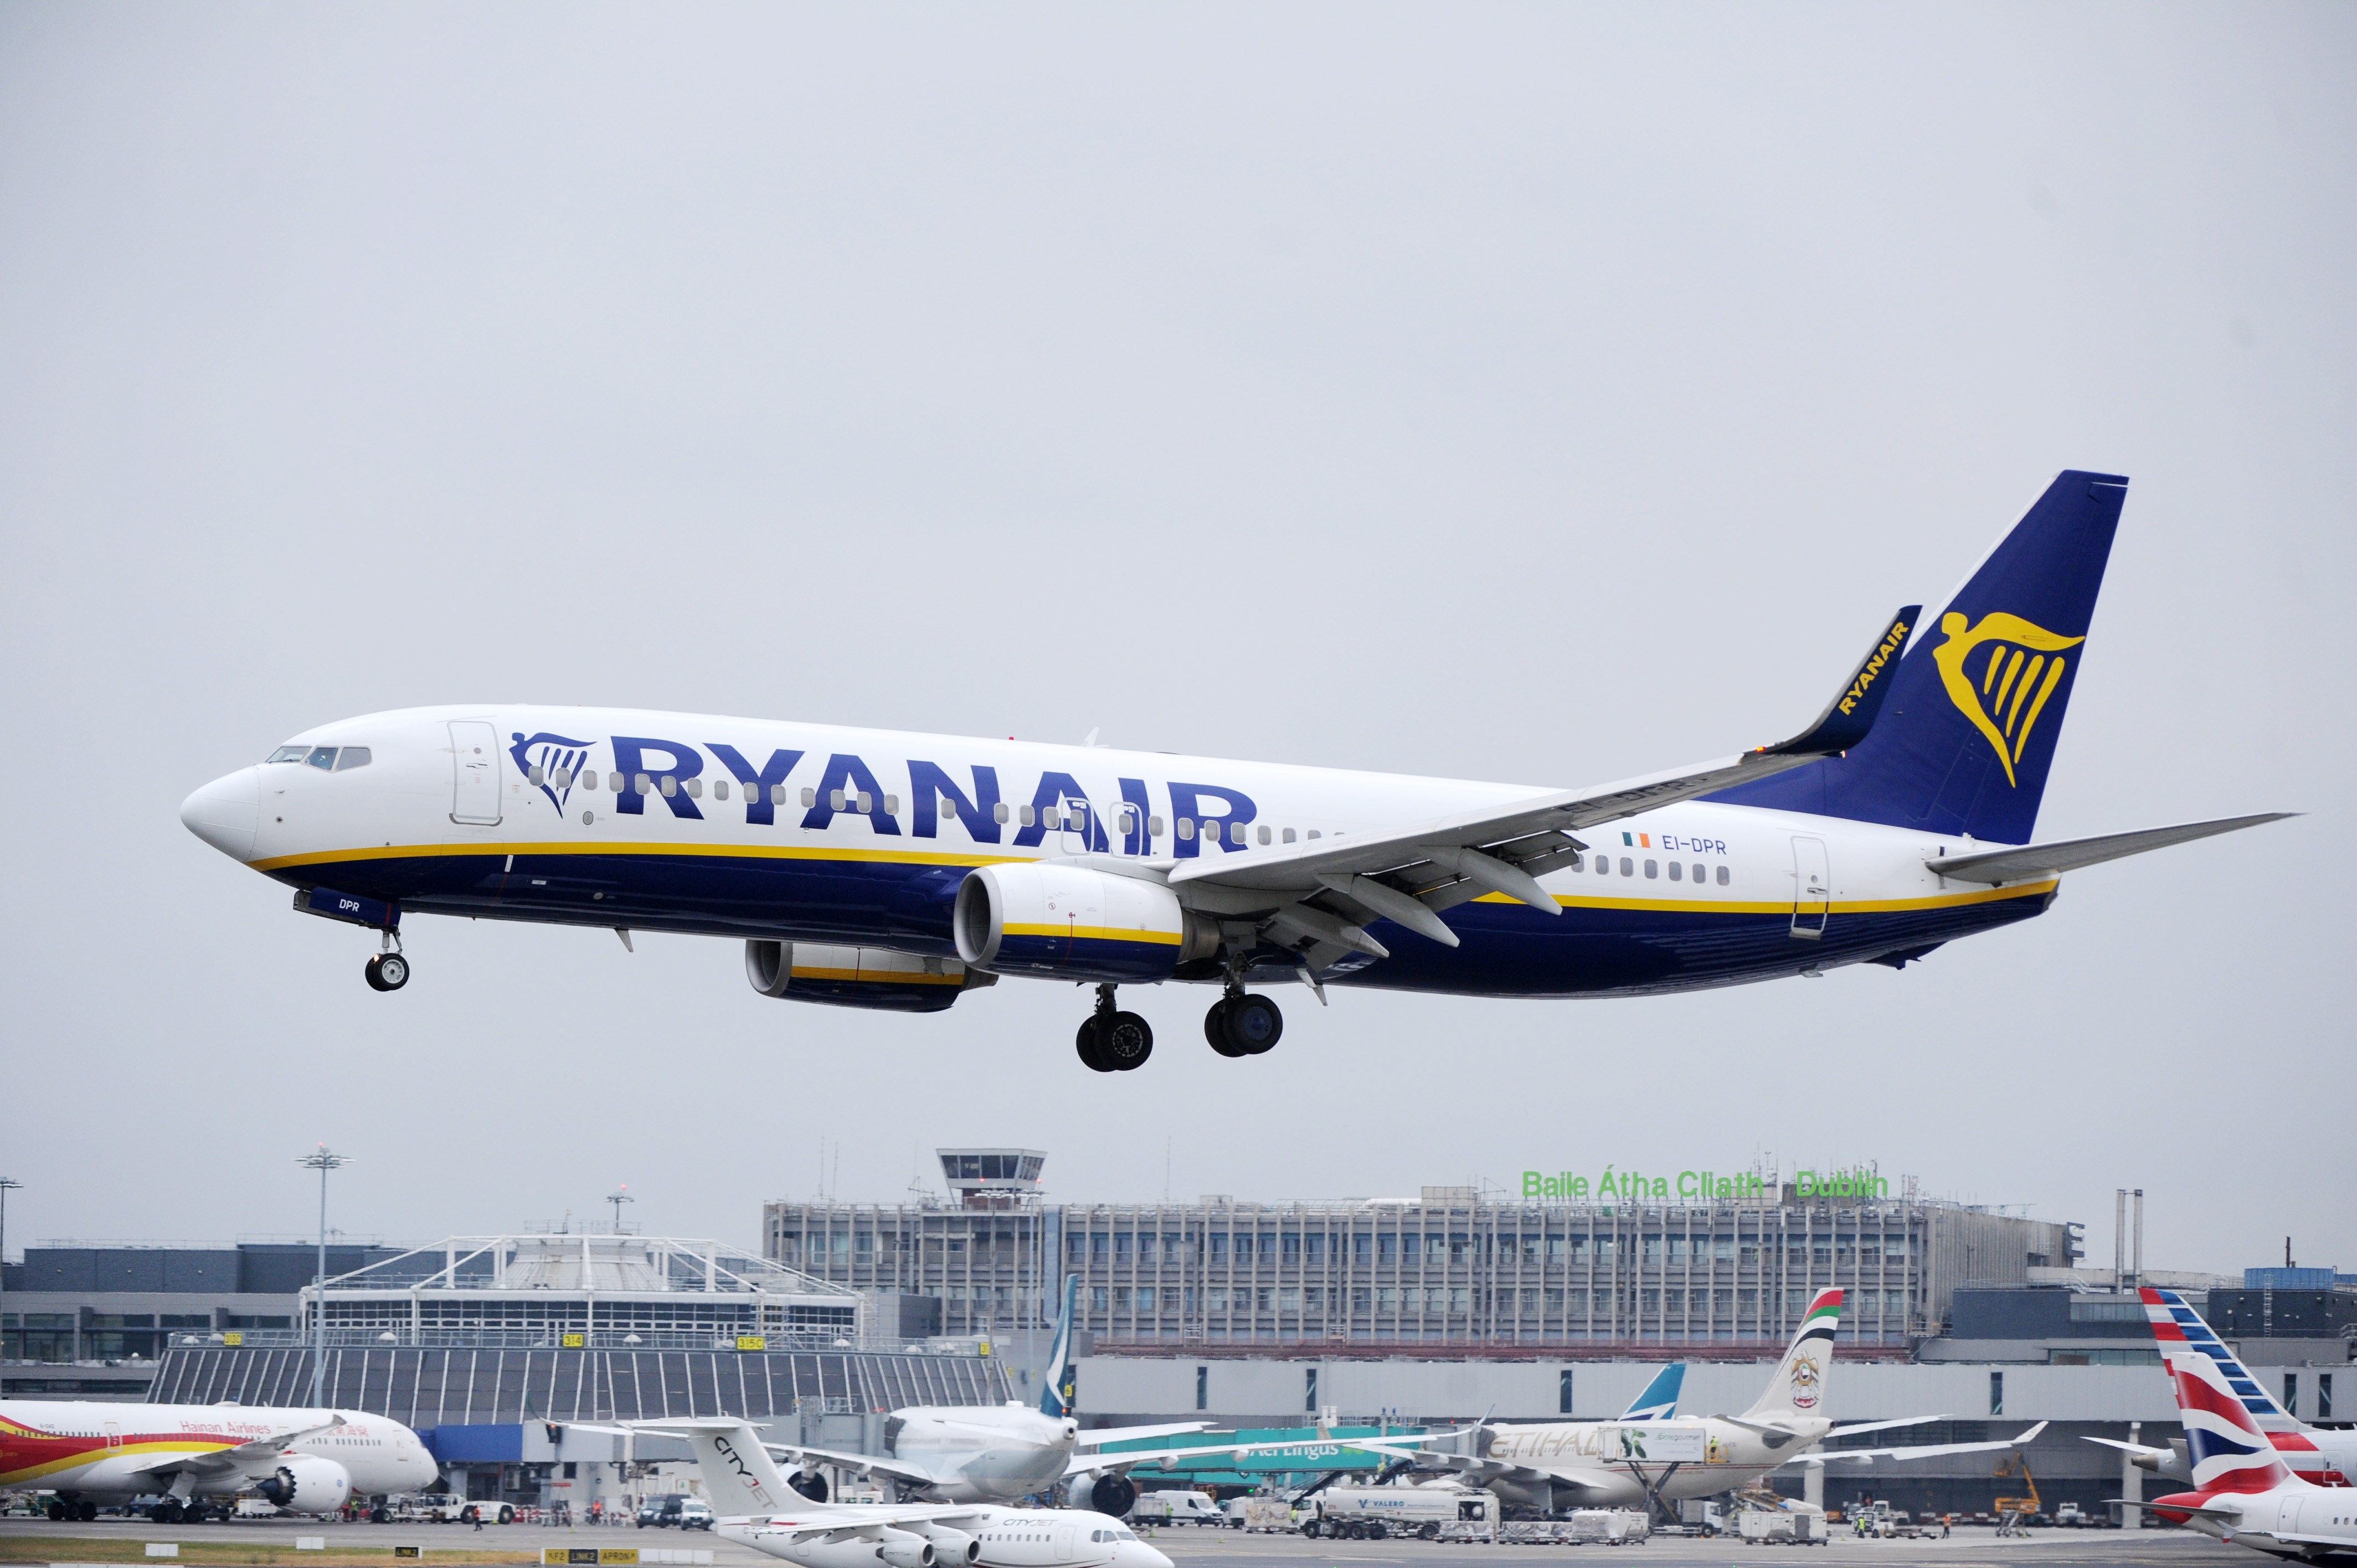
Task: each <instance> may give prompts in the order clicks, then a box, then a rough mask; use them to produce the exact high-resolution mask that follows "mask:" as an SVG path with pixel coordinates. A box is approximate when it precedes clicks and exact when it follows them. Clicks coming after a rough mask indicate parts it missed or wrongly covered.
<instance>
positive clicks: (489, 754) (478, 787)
mask: <svg viewBox="0 0 2357 1568" xmlns="http://www.w3.org/2000/svg"><path fill="white" fill-rule="evenodd" d="M450 820H451V821H452V822H473V823H476V824H478V825H479V826H483V827H497V826H498V825H499V821H500V734H499V731H497V730H495V729H493V728H492V727H491V726H490V725H489V724H488V723H486V722H485V721H483V720H481V719H452V720H451V721H450Z"/></svg>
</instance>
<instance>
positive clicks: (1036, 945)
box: [952, 861, 1220, 981]
mask: <svg viewBox="0 0 2357 1568" xmlns="http://www.w3.org/2000/svg"><path fill="white" fill-rule="evenodd" d="M952 921H953V924H954V926H955V928H956V931H957V949H958V957H960V958H962V959H963V960H964V961H966V962H967V964H969V965H970V966H972V967H974V968H976V969H983V970H994V971H996V972H999V973H1002V974H1006V973H1027V974H1052V975H1055V976H1057V977H1059V978H1060V979H1070V980H1099V981H1125V980H1135V981H1155V980H1167V979H1168V978H1169V976H1170V973H1171V972H1172V971H1173V970H1176V969H1177V968H1178V967H1179V965H1180V964H1182V963H1189V962H1192V961H1195V960H1198V959H1206V958H1210V957H1211V956H1212V955H1213V954H1214V953H1216V952H1218V951H1219V948H1220V931H1219V927H1218V926H1216V925H1214V924H1213V923H1212V922H1211V920H1210V919H1209V918H1206V917H1204V916H1202V915H1199V914H1197V913H1196V912H1194V911H1193V910H1191V909H1188V908H1182V907H1181V906H1180V905H1179V896H1178V895H1177V894H1175V893H1173V892H1171V891H1170V889H1169V888H1168V887H1167V886H1164V885H1163V884H1161V883H1159V882H1149V881H1146V880H1145V879H1144V878H1142V877H1135V876H1116V875H1113V874H1112V873H1110V872H1104V871H1092V870H1090V869H1089V868H1088V867H1086V866H1080V865H1058V864H1056V863H1054V862H1052V861H1049V862H1029V863H1025V864H1018V865H986V866H984V867H983V868H982V869H981V870H979V871H975V872H973V873H971V874H970V875H968V876H967V877H966V879H965V880H964V881H963V882H962V883H960V884H959V885H958V894H957V906H956V909H955V911H954V914H953V916H952Z"/></svg>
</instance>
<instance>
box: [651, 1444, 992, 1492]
mask: <svg viewBox="0 0 2357 1568" xmlns="http://www.w3.org/2000/svg"><path fill="white" fill-rule="evenodd" d="M650 1435H652V1436H657V1437H660V1436H662V1435H663V1434H662V1433H652V1434H650ZM761 1446H762V1447H764V1448H766V1449H768V1450H769V1451H770V1453H772V1454H783V1455H786V1456H787V1457H789V1458H792V1459H818V1460H823V1461H824V1462H825V1463H827V1464H829V1465H835V1466H841V1467H842V1468H844V1469H845V1470H856V1471H857V1472H858V1473H859V1474H860V1475H863V1476H889V1477H892V1478H893V1479H894V1480H896V1481H906V1482H908V1483H909V1485H911V1486H917V1487H931V1486H935V1485H938V1484H940V1483H941V1482H942V1481H943V1480H945V1479H949V1478H950V1477H942V1476H937V1475H935V1474H934V1473H933V1472H932V1471H931V1470H928V1469H926V1468H925V1467H924V1466H922V1465H914V1464H910V1463H909V1461H908V1460H906V1459H881V1458H878V1457H877V1456H876V1455H873V1454H843V1453H838V1452H837V1451H835V1450H834V1449H832V1448H804V1447H802V1445H801V1444H794V1443H764V1444H761Z"/></svg>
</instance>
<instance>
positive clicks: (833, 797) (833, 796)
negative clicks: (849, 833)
mask: <svg viewBox="0 0 2357 1568" xmlns="http://www.w3.org/2000/svg"><path fill="white" fill-rule="evenodd" d="M826 809H827V810H828V811H842V810H844V809H845V802H844V799H843V791H842V790H840V789H829V790H828V791H827V792H826Z"/></svg>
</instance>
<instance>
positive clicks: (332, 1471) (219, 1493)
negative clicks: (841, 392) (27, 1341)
mask: <svg viewBox="0 0 2357 1568" xmlns="http://www.w3.org/2000/svg"><path fill="white" fill-rule="evenodd" d="M440 1473H441V1472H440V1470H439V1468H438V1467H437V1466H436V1465H435V1463H434V1455H431V1454H428V1453H427V1452H426V1451H425V1444H423V1443H421V1442H419V1441H418V1439H417V1434H415V1433H414V1432H412V1431H410V1430H409V1428H407V1427H405V1426H404V1425H402V1424H401V1423H399V1422H397V1421H393V1420H389V1419H387V1418H386V1417H384V1416H382V1415H369V1414H365V1413H363V1412H360V1411H354V1410H265V1409H256V1408H253V1407H250V1406H244V1405H232V1404H218V1405H175V1404H113V1403H104V1402H95V1401H88V1400H75V1401H48V1400H0V1493H8V1492H31V1491H42V1492H50V1493H53V1494H55V1495H54V1496H52V1497H51V1498H50V1499H49V1504H48V1510H49V1517H50V1518H51V1519H53V1520H69V1519H79V1520H91V1519H95V1518H97V1517H98V1508H99V1505H100V1504H101V1503H126V1502H129V1501H130V1500H131V1499H132V1498H144V1497H155V1496H156V1495H157V1494H159V1493H160V1494H161V1495H162V1498H163V1500H162V1501H161V1502H159V1503H157V1504H156V1505H155V1507H154V1509H153V1517H154V1518H155V1519H156V1521H157V1522H158V1523H163V1524H171V1523H174V1522H177V1521H178V1520H182V1519H202V1518H204V1517H205V1516H206V1515H207V1514H209V1513H212V1512H215V1511H217V1510H219V1509H221V1508H222V1507H223V1506H224V1505H225V1504H226V1503H227V1502H228V1500H229V1499H230V1498H233V1497H237V1496H239V1495H240V1494H242V1493H248V1492H251V1493H253V1494H256V1495H258V1496H260V1497H262V1498H266V1499H268V1500H269V1501H270V1502H273V1503H275V1504H276V1505H277V1506H278V1507H280V1508H282V1509H286V1510H287V1511H288V1512H290V1513H310V1514H324V1513H333V1512H335V1511H336V1510H337V1509H340V1508H342V1507H343V1506H344V1502H345V1499H347V1498H355V1497H363V1498H365V1497H382V1496H383V1495H384V1494H386V1493H388V1492H415V1491H423V1490H424V1489H425V1487H430V1486H432V1485H433V1484H434V1479H435V1477H436V1476H438V1475H439V1474H440Z"/></svg>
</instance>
